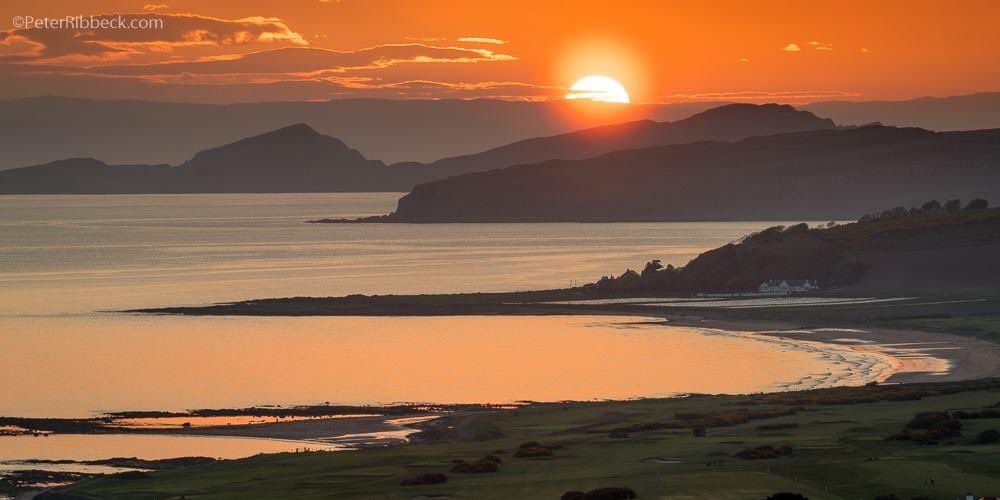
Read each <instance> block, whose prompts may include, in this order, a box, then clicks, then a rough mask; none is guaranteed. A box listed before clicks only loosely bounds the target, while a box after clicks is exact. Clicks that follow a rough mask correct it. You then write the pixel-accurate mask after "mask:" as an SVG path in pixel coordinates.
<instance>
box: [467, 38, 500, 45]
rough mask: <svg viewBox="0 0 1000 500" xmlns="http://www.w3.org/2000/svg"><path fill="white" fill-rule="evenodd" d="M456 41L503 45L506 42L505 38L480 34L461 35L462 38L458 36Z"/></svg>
mask: <svg viewBox="0 0 1000 500" xmlns="http://www.w3.org/2000/svg"><path fill="white" fill-rule="evenodd" d="M458 41H460V42H466V43H491V44H493V45H504V44H506V43H507V40H500V39H499V38H489V37H482V36H463V37H462V38H459V39H458Z"/></svg>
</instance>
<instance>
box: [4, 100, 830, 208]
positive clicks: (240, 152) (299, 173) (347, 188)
mask: <svg viewBox="0 0 1000 500" xmlns="http://www.w3.org/2000/svg"><path fill="white" fill-rule="evenodd" d="M834 127H835V125H834V123H833V121H831V120H828V119H822V118H818V117H816V116H815V115H813V114H811V113H808V112H804V111H797V110H795V109H794V108H792V107H791V106H784V105H776V104H768V105H759V106H758V105H752V104H732V105H727V106H721V107H717V108H714V109H711V110H708V111H705V112H703V113H699V114H696V115H694V116H691V117H689V118H685V119H683V120H679V121H676V122H654V121H649V120H643V121H636V122H627V123H621V124H617V125H609V126H604V127H597V128H591V129H586V130H582V131H578V132H573V133H569V134H562V135H556V136H551V137H543V138H537V139H530V140H526V141H519V142H516V143H513V144H510V145H507V146H503V147H500V148H496V149H492V150H489V151H485V152H482V153H478V154H475V155H467V156H460V157H455V158H448V159H444V160H440V161H437V162H433V163H430V164H419V163H404V164H395V165H386V164H384V163H383V162H381V161H375V160H369V159H367V158H365V157H364V156H363V155H362V154H361V153H360V152H358V151H357V150H354V149H352V148H350V147H349V146H347V145H346V144H344V142H343V141H341V140H339V139H335V138H333V137H329V136H325V135H323V134H320V133H319V132H317V131H316V130H314V129H313V128H312V127H310V126H309V125H306V124H304V123H300V124H295V125H291V126H288V127H284V128H281V129H278V130H275V131H272V132H268V133H265V134H261V135H257V136H253V137H249V138H246V139H242V140H240V141H237V142H234V143H231V144H227V145H224V146H219V147H216V148H212V149H209V150H205V151H202V152H199V153H197V154H195V155H194V157H193V158H191V159H190V160H188V161H186V162H184V163H182V164H180V165H178V166H176V167H172V166H169V165H107V164H105V163H104V162H101V161H99V160H96V159H93V158H71V159H67V160H61V161H56V162H51V163H48V164H45V165H37V166H32V167H24V168H17V169H11V170H4V171H0V194H105V193H114V194H119V193H270V192H372V191H409V190H410V189H411V188H412V187H413V186H415V185H416V184H419V183H423V182H428V181H433V180H438V179H443V178H446V177H449V176H452V175H456V174H464V173H470V172H481V171H485V170H490V169H493V168H499V167H506V166H510V165H517V164H522V163H534V162H539V161H545V160H549V159H558V158H567V159H578V158H588V157H591V156H596V155H600V154H604V153H608V152H611V151H616V150H620V149H629V148H639V147H648V146H660V145H668V144H680V143H685V142H692V141H706V140H714V141H732V140H739V139H742V138H745V137H750V136H754V135H762V134H764V135H766V134H775V133H782V132H792V131H804V130H821V129H831V128H834Z"/></svg>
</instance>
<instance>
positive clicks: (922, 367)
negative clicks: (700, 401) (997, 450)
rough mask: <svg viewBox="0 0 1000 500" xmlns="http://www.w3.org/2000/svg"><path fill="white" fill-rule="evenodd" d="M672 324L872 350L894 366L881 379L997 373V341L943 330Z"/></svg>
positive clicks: (718, 321) (694, 318) (706, 321)
mask: <svg viewBox="0 0 1000 500" xmlns="http://www.w3.org/2000/svg"><path fill="white" fill-rule="evenodd" d="M667 322H668V323H669V324H673V325H684V326H696V327H702V328H718V329H724V330H731V331H748V332H752V333H754V334H757V335H766V336H770V337H778V338H783V339H788V340H792V341H797V342H807V343H811V344H812V343H815V344H825V345H828V346H836V347H837V348H838V349H844V348H847V349H850V350H854V351H858V352H864V353H871V354H875V355H878V356H883V357H887V358H890V359H892V360H893V362H894V364H895V366H894V367H893V368H892V370H891V371H890V372H889V373H886V374H885V376H883V377H880V378H879V380H878V381H879V382H886V383H925V382H956V381H962V380H976V379H983V378H991V377H1000V345H998V344H995V343H992V342H988V341H985V340H980V339H974V338H968V337H962V336H958V335H951V334H946V333H935V332H926V331H921V330H909V329H907V330H904V329H893V328H869V327H865V326H856V327H845V328H818V327H817V328H813V327H810V328H802V327H799V326H797V325H794V324H792V323H787V322H781V321H759V320H728V319H724V318H719V317H711V316H698V315H677V314H669V315H668V318H667Z"/></svg>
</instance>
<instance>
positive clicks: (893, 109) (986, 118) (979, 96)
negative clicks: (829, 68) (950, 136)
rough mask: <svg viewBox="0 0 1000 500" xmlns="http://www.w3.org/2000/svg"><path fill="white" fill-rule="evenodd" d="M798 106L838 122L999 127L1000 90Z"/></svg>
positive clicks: (935, 127)
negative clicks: (909, 98) (898, 99)
mask: <svg viewBox="0 0 1000 500" xmlns="http://www.w3.org/2000/svg"><path fill="white" fill-rule="evenodd" d="M800 109H804V110H806V111H811V112H813V113H816V114H817V115H819V116H825V117H828V118H832V119H833V120H834V121H836V122H837V123H839V124H841V125H863V124H866V123H873V122H879V123H882V124H884V125H896V126H900V127H920V128H925V129H928V130H939V131H943V130H978V129H987V128H998V127H1000V122H998V117H1000V92H979V93H976V94H969V95H959V96H950V97H921V98H919V99H911V100H907V101H860V102H851V101H828V102H817V103H813V104H806V105H804V106H800Z"/></svg>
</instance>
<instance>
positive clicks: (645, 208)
mask: <svg viewBox="0 0 1000 500" xmlns="http://www.w3.org/2000/svg"><path fill="white" fill-rule="evenodd" d="M972 196H985V197H992V198H994V199H997V198H1000V130H990V131H976V132H943V133H937V132H930V131H927V130H922V129H915V128H893V127H882V126H872V127H862V128H856V129H846V130H819V131H811V132H798V133H789V134H778V135H772V136H762V137H752V138H749V139H745V140H742V141H739V142H736V143H722V142H699V143H692V144H683V145H673V146H662V147H653V148H645V149H636V150H629V151H619V152H615V153H610V154H607V155H603V156H599V157H596V158H591V159H586V160H553V161H547V162H543V163H537V164H531V165H519V166H514V167H509V168H505V169H500V170H493V171H489V172H482V173H475V174H466V175H460V176H455V177H451V178H448V179H444V180H441V181H436V182H431V183H427V184H422V185H419V186H417V187H416V188H414V189H413V191H411V192H410V193H409V194H408V195H406V196H404V197H403V198H402V199H400V200H399V205H398V208H397V210H396V212H394V213H393V214H391V215H390V216H388V217H385V218H383V219H382V220H386V221H400V222H479V221H493V222H496V221H529V222H533V221H539V222H540V221H683V220H788V219H790V218H792V219H813V220H817V219H820V220H830V219H839V218H852V217H855V216H857V215H858V214H861V213H865V212H868V211H871V210H873V209H875V208H877V207H882V206H885V205H912V204H914V203H918V202H920V200H926V199H929V198H940V197H956V198H958V197H961V198H969V197H972Z"/></svg>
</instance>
